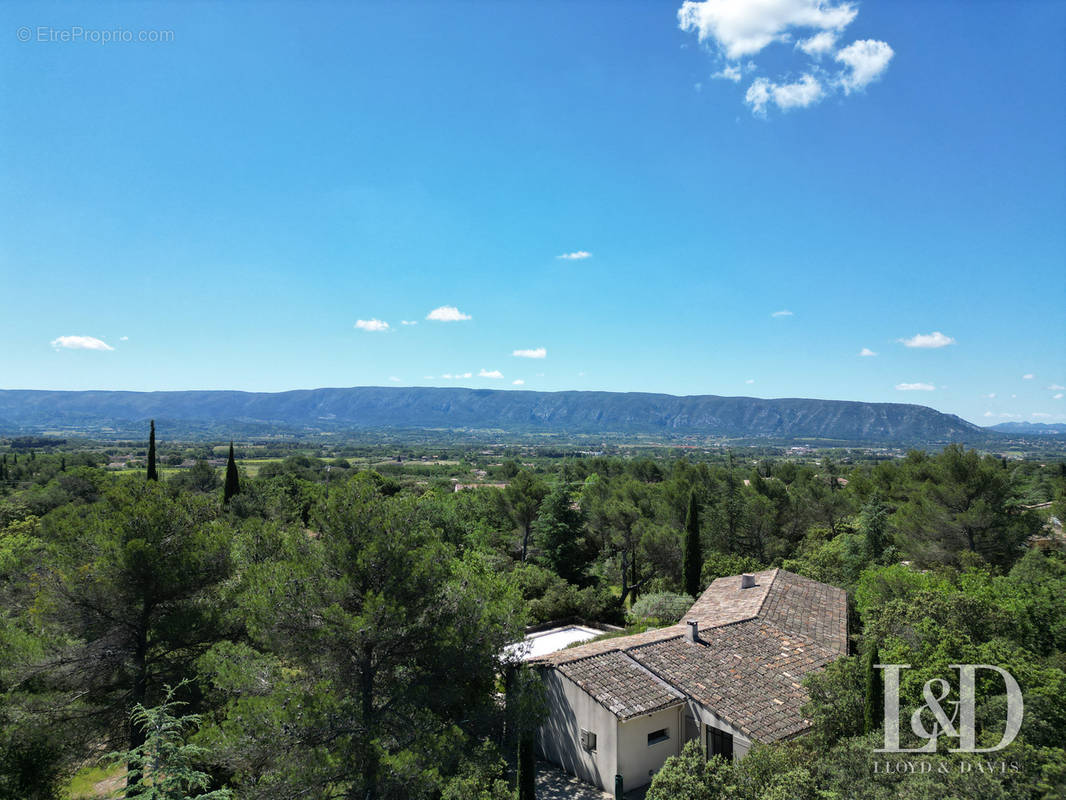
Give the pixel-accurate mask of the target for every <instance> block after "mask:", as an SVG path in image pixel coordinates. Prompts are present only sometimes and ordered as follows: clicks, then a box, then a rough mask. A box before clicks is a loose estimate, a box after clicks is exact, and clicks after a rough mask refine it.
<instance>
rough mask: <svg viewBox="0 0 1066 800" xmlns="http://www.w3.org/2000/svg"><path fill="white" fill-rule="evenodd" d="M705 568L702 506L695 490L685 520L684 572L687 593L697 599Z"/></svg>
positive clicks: (689, 500) (689, 501)
mask: <svg viewBox="0 0 1066 800" xmlns="http://www.w3.org/2000/svg"><path fill="white" fill-rule="evenodd" d="M702 568H703V552H702V548H701V547H700V504H699V500H698V499H697V497H696V492H695V490H693V491H692V493H691V494H690V495H689V499H688V518H687V519H686V520H685V550H684V557H683V560H682V568H681V569H682V572H683V573H684V580H685V593H686V594H690V595H692V596H693V597H696V596H697V595H698V594H699V593H700V570H701V569H702Z"/></svg>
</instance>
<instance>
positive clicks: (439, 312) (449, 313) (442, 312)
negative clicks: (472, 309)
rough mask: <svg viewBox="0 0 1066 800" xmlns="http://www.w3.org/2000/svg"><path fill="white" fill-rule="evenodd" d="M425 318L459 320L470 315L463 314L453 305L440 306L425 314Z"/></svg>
mask: <svg viewBox="0 0 1066 800" xmlns="http://www.w3.org/2000/svg"><path fill="white" fill-rule="evenodd" d="M426 319H431V320H433V321H435V322H461V321H462V320H464V319H470V315H469V314H464V313H463V312H462V311H460V310H459V309H458V308H456V307H455V306H441V307H440V308H435V309H433V310H432V311H430V312H429V313H428V314H426Z"/></svg>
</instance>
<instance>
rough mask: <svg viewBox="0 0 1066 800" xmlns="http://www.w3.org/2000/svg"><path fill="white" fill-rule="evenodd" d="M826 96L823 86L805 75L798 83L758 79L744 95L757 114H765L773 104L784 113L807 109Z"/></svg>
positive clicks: (815, 79)
mask: <svg viewBox="0 0 1066 800" xmlns="http://www.w3.org/2000/svg"><path fill="white" fill-rule="evenodd" d="M824 95H825V92H824V90H823V89H822V84H821V83H819V82H818V79H817V78H815V77H814V76H813V75H810V74H805V75H804V76H803V77H802V78H800V79H799V81H798V82H797V83H774V82H773V81H771V80H768V79H767V78H756V79H755V81H754V82H753V83H752V84H751V86H749V87H748V91H747V93H746V94H745V95H744V102H745V103H747V104H748V105H749V106H751V110H752V112H753V113H755V114H765V113H766V106H767V105H769V104H770V103H773V104H774V105H776V106H777V107H778V108H780V109H781V110H782V111H788V110H789V109H792V108H806V107H807V106H809V105H811V104H812V103H817V102H818V101H819V100H821V99H822V97H823V96H824Z"/></svg>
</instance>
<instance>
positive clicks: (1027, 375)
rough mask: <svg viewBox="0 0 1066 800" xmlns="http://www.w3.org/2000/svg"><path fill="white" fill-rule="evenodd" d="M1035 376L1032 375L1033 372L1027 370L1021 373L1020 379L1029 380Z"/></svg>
mask: <svg viewBox="0 0 1066 800" xmlns="http://www.w3.org/2000/svg"><path fill="white" fill-rule="evenodd" d="M1035 377H1036V375H1034V374H1033V373H1031V372H1027V373H1026V374H1025V375H1022V380H1023V381H1031V380H1032V379H1033V378H1035Z"/></svg>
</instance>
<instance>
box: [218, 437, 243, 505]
mask: <svg viewBox="0 0 1066 800" xmlns="http://www.w3.org/2000/svg"><path fill="white" fill-rule="evenodd" d="M222 492H223V494H222V502H223V503H228V502H229V501H230V498H232V497H233V495H235V494H240V493H241V481H240V478H239V477H238V475H237V462H236V461H235V460H234V458H233V442H230V443H229V461H227V462H226V485H225V487H224V488H223V490H222Z"/></svg>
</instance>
